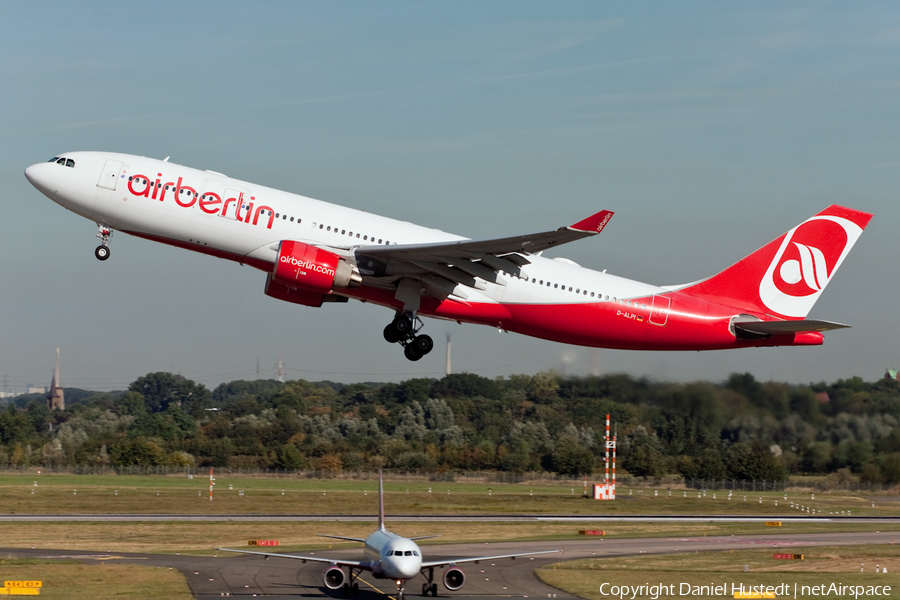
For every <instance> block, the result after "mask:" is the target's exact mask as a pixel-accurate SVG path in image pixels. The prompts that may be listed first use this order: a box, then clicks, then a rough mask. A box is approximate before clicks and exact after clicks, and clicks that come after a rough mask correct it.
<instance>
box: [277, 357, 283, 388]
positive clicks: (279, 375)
mask: <svg viewBox="0 0 900 600" xmlns="http://www.w3.org/2000/svg"><path fill="white" fill-rule="evenodd" d="M275 379H276V380H278V381H280V382H281V383H284V361H283V360H281V355H280V354H279V355H278V362H277V363H275Z"/></svg>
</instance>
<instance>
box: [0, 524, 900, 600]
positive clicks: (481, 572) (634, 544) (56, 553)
mask: <svg viewBox="0 0 900 600" xmlns="http://www.w3.org/2000/svg"><path fill="white" fill-rule="evenodd" d="M895 541H898V542H900V532H859V533H809V534H771V535H769V534H764V535H743V536H716V537H666V538H636V539H579V540H568V541H555V542H502V543H496V544H483V543H482V544H452V545H451V544H447V545H435V546H427V545H426V546H423V551H424V553H425V557H426V559H427V560H436V559H442V558H452V557H462V556H473V555H475V556H477V555H483V554H504V553H511V552H527V551H529V550H535V551H537V550H553V549H561V550H563V552H561V553H559V554H553V555H546V556H537V557H532V558H530V557H520V558H518V559H516V560H497V561H487V562H482V563H480V564H471V565H466V566H465V567H466V568H465V569H464V570H465V572H466V584H465V586H463V588H462V589H461V590H459V591H458V592H448V591H447V590H445V589H444V588H443V587H440V588H439V593H440V595H441V596H443V597H460V598H462V597H465V598H485V599H488V598H489V599H493V600H496V599H497V598H501V597H514V598H523V597H524V598H537V597H541V598H547V597H553V595H554V594H555V595H556V596H555V597H556V598H572V596H570V595H568V594H566V593H565V592H563V591H561V590H558V589H556V588H552V587H549V586H547V585H545V584H543V583H541V581H540V580H539V579H538V578H537V577H536V576H535V574H534V569H535V568H537V567H540V566H544V565H548V564H552V563H554V562H559V561H563V560H574V559H578V558H594V557H614V556H623V555H634V554H639V553H646V554H663V553H671V552H694V551H695V550H706V551H709V550H729V549H746V548H773V549H774V548H786V549H790V548H792V547H798V546H825V545H838V544H890V543H893V542H895ZM315 554H316V555H321V556H334V557H347V558H356V557H359V556H360V554H361V549H352V550H350V549H348V550H340V551H337V550H334V551H317V552H316V553H315ZM0 556H14V557H28V558H59V557H66V558H71V559H75V560H80V561H83V562H86V563H96V562H107V561H115V562H119V563H125V564H137V565H147V566H162V567H168V568H173V569H178V570H179V571H181V572H183V573H184V574H185V575H186V576H187V580H188V582H189V583H190V586H191V589H192V591H193V592H194V594H195V596H196V597H197V598H198V599H199V600H212V599H213V598H221V597H223V596H231V597H253V596H254V595H257V596H265V597H268V598H274V599H285V600H287V599H292V598H294V599H295V598H298V597H313V598H328V597H340V595H339V594H338V593H333V592H329V590H327V589H326V588H325V587H324V586H323V585H322V573H323V571H324V566H325V565H322V564H321V563H318V564H316V563H303V562H301V561H296V560H289V559H279V558H272V559H269V560H266V559H264V558H263V557H262V556H249V555H245V556H241V555H234V556H231V555H229V556H225V555H224V554H223V553H219V555H218V556H217V557H200V556H185V555H182V556H177V555H175V556H173V555H160V554H127V553H112V554H103V553H96V552H73V551H66V550H41V549H34V550H32V549H20V548H0ZM441 572H442V571H441V570H436V573H435V577H436V578H437V577H439V576H440V573H441ZM422 581H423V580H422V579H421V578H417V579H414V580H412V581H410V582H409V583H408V585H407V587H406V594H407V595H408V596H410V597H412V596H418V594H419V591H420V590H421V585H422ZM395 592H396V587H395V586H394V585H393V584H392V583H391V582H390V581H387V582H386V581H379V580H376V579H373V578H372V577H371V576H370V575H364V576H363V577H362V578H361V581H360V596H359V597H360V598H361V599H362V600H366V598H368V599H370V600H378V598H382V597H383V596H384V595H391V596H394V595H395Z"/></svg>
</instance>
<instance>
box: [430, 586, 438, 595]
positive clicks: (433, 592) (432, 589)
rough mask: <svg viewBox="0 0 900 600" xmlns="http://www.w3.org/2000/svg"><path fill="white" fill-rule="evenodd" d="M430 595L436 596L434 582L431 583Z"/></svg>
mask: <svg viewBox="0 0 900 600" xmlns="http://www.w3.org/2000/svg"><path fill="white" fill-rule="evenodd" d="M431 595H432V596H434V597H435V598H437V584H436V583H432V584H431Z"/></svg>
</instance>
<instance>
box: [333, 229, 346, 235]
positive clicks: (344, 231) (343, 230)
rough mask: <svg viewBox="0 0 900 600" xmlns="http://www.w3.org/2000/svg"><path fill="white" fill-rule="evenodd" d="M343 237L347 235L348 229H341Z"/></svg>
mask: <svg viewBox="0 0 900 600" xmlns="http://www.w3.org/2000/svg"><path fill="white" fill-rule="evenodd" d="M335 231H337V229H335ZM341 235H347V230H346V229H341Z"/></svg>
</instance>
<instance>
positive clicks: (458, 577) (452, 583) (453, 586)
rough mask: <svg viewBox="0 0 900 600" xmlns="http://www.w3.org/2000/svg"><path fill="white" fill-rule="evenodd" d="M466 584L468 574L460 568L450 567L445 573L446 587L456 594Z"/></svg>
mask: <svg viewBox="0 0 900 600" xmlns="http://www.w3.org/2000/svg"><path fill="white" fill-rule="evenodd" d="M465 582H466V574H465V573H463V572H462V569H460V568H458V567H450V568H449V569H447V570H446V571H444V587H445V588H447V589H448V590H450V591H451V592H455V591H456V590H458V589H459V588H461V587H462V586H463V584H464V583H465Z"/></svg>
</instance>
